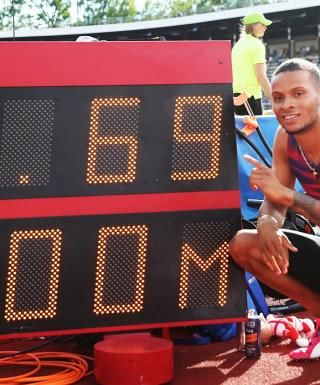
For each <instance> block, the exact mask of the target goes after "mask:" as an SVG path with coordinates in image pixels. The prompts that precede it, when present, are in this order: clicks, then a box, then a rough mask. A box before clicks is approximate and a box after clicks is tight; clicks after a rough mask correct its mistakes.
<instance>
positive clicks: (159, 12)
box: [138, 0, 168, 20]
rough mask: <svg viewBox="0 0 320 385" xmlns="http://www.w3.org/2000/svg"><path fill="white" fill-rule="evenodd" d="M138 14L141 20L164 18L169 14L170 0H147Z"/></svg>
mask: <svg viewBox="0 0 320 385" xmlns="http://www.w3.org/2000/svg"><path fill="white" fill-rule="evenodd" d="M138 16H139V18H140V19H141V20H152V19H163V18H165V17H167V16H168V2H165V1H161V0H146V1H145V3H144V6H143V8H142V10H141V11H140V12H139V14H138Z"/></svg>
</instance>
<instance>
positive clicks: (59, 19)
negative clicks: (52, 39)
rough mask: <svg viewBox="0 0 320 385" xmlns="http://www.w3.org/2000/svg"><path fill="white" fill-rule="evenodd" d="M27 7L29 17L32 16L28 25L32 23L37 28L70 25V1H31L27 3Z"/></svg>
mask: <svg viewBox="0 0 320 385" xmlns="http://www.w3.org/2000/svg"><path fill="white" fill-rule="evenodd" d="M28 7H29V11H30V13H29V15H30V14H31V15H34V17H33V18H31V20H30V19H29V20H28V24H29V23H30V22H32V21H33V22H36V25H37V26H41V27H43V26H45V27H49V28H52V27H60V26H64V25H67V24H70V21H71V19H70V7H71V2H70V0H32V1H28ZM32 19H34V20H32Z"/></svg>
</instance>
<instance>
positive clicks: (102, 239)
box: [0, 41, 246, 338]
mask: <svg viewBox="0 0 320 385" xmlns="http://www.w3.org/2000/svg"><path fill="white" fill-rule="evenodd" d="M0 52H1V57H2V63H1V75H0V78H1V82H0V282H2V284H1V286H0V333H1V336H0V338H1V337H5V336H8V335H10V336H12V335H36V334H41V335H45V334H47V335H48V334H62V333H81V332H89V331H111V330H130V329H139V328H140V329H143V328H146V327H160V326H170V325H171V326H177V325H187V324H201V323H210V322H226V320H228V322H229V321H232V320H239V319H241V318H243V317H244V315H245V311H246V295H245V281H244V275H243V272H242V271H241V270H240V269H239V268H238V267H237V266H235V265H234V264H233V263H232V261H231V259H230V256H229V254H228V243H229V240H230V238H231V237H232V236H233V235H234V233H235V232H236V231H237V230H238V228H239V227H240V194H239V186H238V173H237V157H236V142H235V129H234V114H233V103H232V88H231V63H230V42H227V41H215V42H214V41H206V42H204V41H202V42H194V41H192V42H94V43H92V42H90V43H82V42H81V43H78V42H54V43H52V42H51V43H47V42H45V43H44V42H37V43H30V42H14V43H7V42H5V43H1V44H0Z"/></svg>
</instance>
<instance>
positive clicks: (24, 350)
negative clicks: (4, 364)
mask: <svg viewBox="0 0 320 385" xmlns="http://www.w3.org/2000/svg"><path fill="white" fill-rule="evenodd" d="M59 338H60V336H57V337H54V338H51V339H50V340H48V341H46V342H42V343H41V344H39V345H35V346H32V347H31V348H28V349H23V350H20V351H18V352H15V353H11V354H6V355H3V356H2V355H1V352H0V360H1V359H4V358H9V357H14V356H18V355H19V354H25V353H30V352H33V351H34V350H37V349H40V348H42V347H43V346H46V345H49V344H51V343H53V342H55V341H57V340H58V339H59Z"/></svg>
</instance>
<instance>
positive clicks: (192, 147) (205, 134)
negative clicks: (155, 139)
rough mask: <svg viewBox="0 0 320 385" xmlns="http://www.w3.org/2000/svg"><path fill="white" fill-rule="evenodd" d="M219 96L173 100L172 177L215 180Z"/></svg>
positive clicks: (217, 158) (217, 160) (218, 130)
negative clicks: (174, 102)
mask: <svg viewBox="0 0 320 385" xmlns="http://www.w3.org/2000/svg"><path fill="white" fill-rule="evenodd" d="M221 125H222V98H221V96H183V97H178V98H177V99H176V104H175V115H174V143H173V154H172V170H171V179H172V180H174V181H176V180H206V179H214V178H216V177H217V176H218V173H219V160H220V151H221V149H220V135H221Z"/></svg>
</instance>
